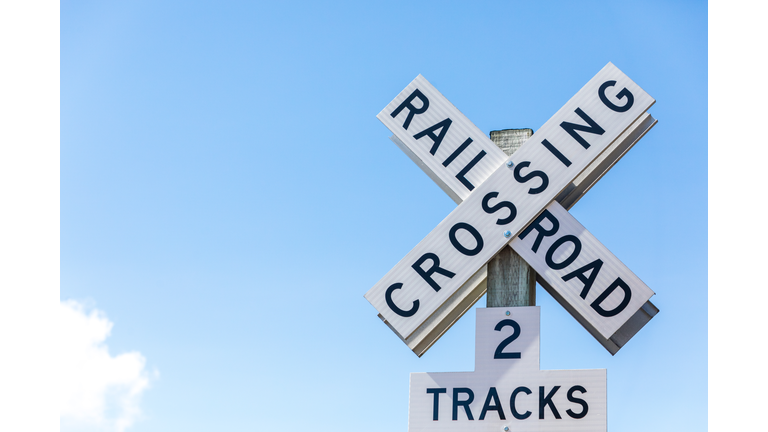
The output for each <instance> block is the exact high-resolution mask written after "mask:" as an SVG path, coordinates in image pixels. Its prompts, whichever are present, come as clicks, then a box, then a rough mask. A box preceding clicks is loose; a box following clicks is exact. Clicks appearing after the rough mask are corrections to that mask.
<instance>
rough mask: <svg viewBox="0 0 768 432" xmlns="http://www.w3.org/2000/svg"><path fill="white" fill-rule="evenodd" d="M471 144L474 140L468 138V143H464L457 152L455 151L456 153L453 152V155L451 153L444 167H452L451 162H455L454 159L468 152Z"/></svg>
mask: <svg viewBox="0 0 768 432" xmlns="http://www.w3.org/2000/svg"><path fill="white" fill-rule="evenodd" d="M470 144H472V138H467V139H466V141H464V142H463V143H462V144H461V145H460V146H459V148H457V149H456V150H454V151H453V153H451V155H450V156H448V159H446V160H445V161H444V162H443V166H444V167H447V166H448V165H450V164H451V162H453V160H454V159H456V157H458V156H459V155H460V154H461V152H463V151H464V150H466V148H467V147H469V145H470Z"/></svg>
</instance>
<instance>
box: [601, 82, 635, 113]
mask: <svg viewBox="0 0 768 432" xmlns="http://www.w3.org/2000/svg"><path fill="white" fill-rule="evenodd" d="M615 85H616V81H613V80H611V81H606V82H604V83H603V85H601V86H600V90H598V91H597V94H598V95H600V100H601V101H603V103H604V104H605V106H607V107H608V108H610V109H612V110H614V111H616V112H624V111H627V110H628V109H630V108H632V104H633V103H635V97H634V96H633V95H632V92H630V91H629V90H627V88H626V87H624V88H623V89H622V90H621V91H620V92H618V93H617V94H616V98H617V99H619V100H621V99H624V98H627V101H626V102H625V103H624V105H622V106H618V105H615V104H614V103H613V102H611V101H609V100H608V98H607V97H606V96H605V89H607V88H608V87H613V86H615Z"/></svg>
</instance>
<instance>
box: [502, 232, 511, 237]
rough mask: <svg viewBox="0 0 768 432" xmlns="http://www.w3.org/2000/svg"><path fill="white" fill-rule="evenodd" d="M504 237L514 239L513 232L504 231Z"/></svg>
mask: <svg viewBox="0 0 768 432" xmlns="http://www.w3.org/2000/svg"><path fill="white" fill-rule="evenodd" d="M504 237H506V238H510V237H512V232H511V231H504Z"/></svg>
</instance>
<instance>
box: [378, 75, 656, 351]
mask: <svg viewBox="0 0 768 432" xmlns="http://www.w3.org/2000/svg"><path fill="white" fill-rule="evenodd" d="M654 102H655V101H654V99H653V98H652V97H651V96H650V95H648V94H647V93H646V92H645V91H643V90H642V89H641V88H640V87H639V86H638V85H637V84H635V83H634V82H633V81H632V80H631V79H629V78H628V77H627V76H626V75H625V74H624V73H622V72H621V71H620V70H619V69H618V68H616V67H615V66H614V65H613V64H611V63H609V64H608V65H606V66H605V67H604V68H603V69H602V70H601V71H600V72H598V74H597V75H595V77H593V78H592V79H591V80H590V81H589V82H588V83H587V84H586V85H585V86H584V87H583V88H582V89H581V90H579V92H578V93H577V94H576V95H575V96H574V97H573V98H571V100H569V101H568V102H567V103H566V104H565V105H564V106H563V107H562V108H561V109H560V110H559V111H558V112H557V113H556V114H555V115H554V116H553V117H552V118H550V119H549V120H548V121H547V122H546V123H545V124H544V125H543V126H542V127H541V128H540V129H539V130H538V131H537V132H536V133H535V134H534V135H533V136H532V137H531V138H530V139H529V140H528V141H527V142H526V143H525V144H524V145H523V146H522V147H521V148H520V149H519V150H518V151H517V152H516V153H515V154H514V155H512V156H510V157H507V156H506V155H505V154H504V153H503V152H502V151H501V150H499V149H498V148H497V147H496V146H495V145H494V144H493V142H492V141H490V140H489V139H488V138H487V137H486V136H485V134H483V133H482V132H481V131H480V130H479V129H478V128H477V127H476V126H475V125H474V124H472V123H471V122H470V121H469V120H468V119H467V118H466V117H465V116H464V115H463V114H461V112H459V110H458V109H456V108H455V107H454V106H453V105H452V104H451V103H450V102H448V100H447V99H445V97H443V96H442V94H440V93H439V92H438V91H437V90H436V89H435V88H434V87H432V85H431V84H429V82H427V80H426V79H424V78H423V77H422V76H418V77H417V78H416V79H415V80H414V81H413V82H411V84H409V85H408V87H406V88H405V90H403V91H402V92H401V93H400V94H399V95H398V96H397V97H396V98H395V99H394V100H393V101H392V102H390V104H389V105H387V107H386V108H384V110H382V112H381V113H380V114H379V115H378V118H379V119H380V120H381V121H382V122H383V123H384V124H385V125H386V126H387V127H388V128H389V129H390V130H391V131H392V132H393V133H394V135H395V137H394V138H393V141H395V142H396V143H397V144H398V146H400V148H401V149H403V150H404V151H405V152H406V154H408V155H409V156H410V157H411V158H412V159H413V160H414V161H416V162H417V163H418V164H419V165H420V166H421V167H422V169H424V170H425V172H427V173H428V174H429V175H430V177H432V178H433V179H434V180H436V182H437V183H438V184H439V185H440V186H441V188H442V189H443V190H444V191H446V192H447V193H448V194H449V195H450V196H451V197H452V198H453V199H454V200H455V201H457V202H460V204H459V206H458V207H457V208H456V209H455V210H454V211H453V212H451V214H449V215H448V216H447V217H446V218H445V219H444V220H443V221H442V222H440V223H439V224H438V225H437V227H435V228H434V229H433V230H432V232H431V233H429V235H427V237H425V238H424V239H423V240H422V241H421V242H420V243H419V244H418V245H416V247H415V248H414V249H413V250H411V251H410V252H409V253H408V254H407V255H406V256H405V257H404V258H403V259H402V260H401V261H400V262H399V263H398V264H397V265H396V266H395V267H394V268H393V269H392V270H390V271H389V273H387V274H386V275H385V276H384V277H383V278H382V279H381V280H380V281H379V282H378V283H377V284H376V285H374V287H373V288H371V289H370V290H369V291H368V293H366V295H365V297H366V299H368V301H369V302H370V303H371V304H372V305H373V306H374V307H375V308H376V309H377V310H378V311H379V316H380V317H381V318H382V320H384V322H385V323H387V325H389V326H390V328H391V329H392V330H393V331H394V332H395V333H396V334H397V335H398V336H399V337H400V338H401V339H402V340H403V341H404V342H405V343H406V344H407V345H408V346H409V348H411V349H412V350H413V351H414V352H415V353H416V354H417V355H419V356H421V355H422V354H423V353H424V352H426V350H427V349H429V347H430V346H431V345H432V344H433V343H434V342H435V341H436V340H437V339H438V338H439V337H440V336H441V335H442V334H443V333H444V332H445V331H446V330H447V329H448V328H449V327H450V326H451V325H452V324H453V323H454V322H455V321H456V320H457V319H458V318H459V317H461V315H463V314H464V312H466V311H467V310H468V309H469V308H470V307H471V306H472V304H474V303H475V302H476V301H477V300H478V299H479V298H480V296H482V295H483V294H484V293H485V289H486V285H485V279H486V273H485V264H486V263H487V262H488V261H489V260H490V259H491V258H492V257H493V256H494V255H496V254H497V253H498V252H499V250H501V248H503V247H504V246H506V245H510V246H511V247H513V249H515V251H517V252H518V253H519V254H520V255H521V256H522V257H523V259H525V260H526V261H527V262H528V263H529V264H530V265H531V267H533V269H534V270H535V271H536V272H537V273H538V275H539V279H538V281H539V282H540V283H541V284H542V286H544V287H545V288H546V289H547V291H548V292H550V293H551V294H552V295H553V296H554V297H555V299H556V300H557V301H558V302H559V303H560V304H561V305H563V306H564V307H565V308H566V309H567V310H568V311H569V312H570V313H571V315H573V316H574V317H575V318H576V319H577V321H578V322H579V323H581V324H582V325H583V326H584V327H585V328H586V329H587V330H588V331H589V332H590V333H591V334H592V335H593V336H594V337H595V338H596V339H597V340H598V341H599V342H600V343H601V344H602V345H603V346H604V347H605V348H606V349H608V351H610V352H611V353H612V354H615V353H616V352H617V351H618V350H619V349H620V348H621V346H623V344H624V343H626V341H627V340H629V338H631V337H632V336H633V335H634V334H635V333H636V332H637V331H638V330H639V329H640V328H641V327H642V326H643V325H644V324H645V323H646V322H647V321H648V320H650V318H651V317H652V316H653V315H655V313H656V312H657V311H658V310H657V309H656V308H655V307H654V306H653V305H652V304H651V303H650V301H649V299H650V297H651V296H652V295H653V294H654V293H653V291H651V290H650V288H648V287H647V286H646V285H645V284H644V283H643V282H642V281H641V280H640V279H639V278H637V277H636V276H635V275H634V274H633V273H632V272H631V271H630V270H629V269H628V268H627V267H626V266H624V265H623V264H622V263H621V261H619V260H618V259H617V258H616V257H615V256H614V255H613V254H612V253H611V252H610V251H608V249H607V248H605V247H604V246H603V245H602V244H600V242H599V241H597V239H596V238H595V237H594V236H592V235H591V234H590V233H589V232H588V231H587V230H586V229H585V228H584V227H583V226H581V224H579V223H578V221H576V220H575V219H574V218H573V217H572V216H571V215H570V214H569V213H568V211H567V210H566V209H565V208H564V207H563V205H562V204H560V203H559V202H558V201H560V202H563V197H565V200H566V201H568V200H570V201H569V204H568V205H569V206H570V205H573V203H574V202H575V200H576V199H578V195H579V194H573V193H570V192H573V189H574V187H575V186H574V185H576V186H577V188H578V186H579V185H580V193H583V192H585V191H586V189H588V188H589V187H591V185H592V184H594V181H597V180H598V179H599V177H600V176H602V174H603V173H604V171H605V170H607V169H609V168H610V167H611V166H612V164H613V163H615V160H613V159H615V158H618V157H621V156H622V155H623V153H624V152H626V151H627V150H628V149H629V148H631V146H632V145H633V144H634V143H635V142H636V141H637V140H639V139H640V138H641V137H642V136H643V135H644V134H645V132H646V131H647V130H648V129H650V127H652V126H653V125H654V124H655V120H654V119H653V118H652V117H651V116H650V115H649V114H647V113H646V111H647V110H648V108H649V107H650V106H651V105H653V103H654ZM574 195H576V196H577V197H576V198H569V197H573V196H574Z"/></svg>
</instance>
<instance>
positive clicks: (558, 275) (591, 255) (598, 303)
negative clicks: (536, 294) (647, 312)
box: [511, 202, 653, 339]
mask: <svg viewBox="0 0 768 432" xmlns="http://www.w3.org/2000/svg"><path fill="white" fill-rule="evenodd" d="M511 246H512V248H513V249H514V250H515V252H517V253H518V254H519V255H520V256H521V257H522V258H523V259H524V260H525V262H527V263H528V264H529V265H530V266H531V267H533V269H534V270H536V273H538V274H539V275H541V276H542V277H543V278H544V279H545V280H546V281H547V282H549V284H550V285H551V286H552V289H554V290H555V291H556V292H557V293H558V294H559V295H560V296H561V297H562V298H563V299H564V300H565V301H566V302H567V303H568V304H569V305H570V306H571V307H572V308H573V309H574V310H575V312H576V313H577V314H578V315H579V316H580V317H582V318H583V319H586V320H587V321H588V322H589V323H590V324H591V325H592V327H594V328H595V329H596V330H597V331H598V332H600V334H601V335H603V337H605V338H606V339H608V338H610V337H611V336H612V335H613V334H614V333H616V331H617V330H618V329H619V328H620V327H621V326H623V325H624V323H626V322H627V321H628V320H629V319H630V318H632V316H633V315H634V314H635V312H637V310H638V309H640V308H641V307H642V306H643V305H644V304H645V302H647V301H648V299H650V298H651V296H652V295H653V291H651V289H650V288H648V286H647V285H645V284H644V283H643V281H641V280H640V278H638V277H637V276H635V274H634V273H632V271H631V270H630V269H628V268H627V266H625V265H624V264H623V263H622V262H621V261H619V259H618V258H616V257H615V256H614V255H613V254H612V253H611V251H609V250H608V248H606V247H605V246H603V244H602V243H600V242H599V241H598V240H597V239H596V238H595V236H593V235H592V234H591V233H590V232H589V231H587V230H586V229H585V228H584V227H583V226H582V225H581V224H580V223H579V222H578V221H577V220H576V219H575V218H574V217H573V216H571V214H570V213H568V211H566V210H565V209H564V208H563V207H562V206H561V205H560V204H557V202H553V203H552V204H550V205H549V206H548V207H547V208H546V209H545V210H544V211H543V212H542V213H541V214H540V215H539V217H537V218H536V219H534V221H533V222H532V223H531V224H530V225H528V227H527V228H526V229H525V230H524V231H523V232H522V233H521V234H520V235H519V236H518V237H517V238H515V240H514V241H513V242H512V243H511Z"/></svg>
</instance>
